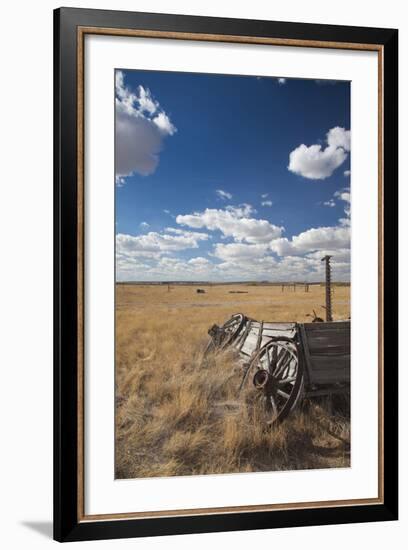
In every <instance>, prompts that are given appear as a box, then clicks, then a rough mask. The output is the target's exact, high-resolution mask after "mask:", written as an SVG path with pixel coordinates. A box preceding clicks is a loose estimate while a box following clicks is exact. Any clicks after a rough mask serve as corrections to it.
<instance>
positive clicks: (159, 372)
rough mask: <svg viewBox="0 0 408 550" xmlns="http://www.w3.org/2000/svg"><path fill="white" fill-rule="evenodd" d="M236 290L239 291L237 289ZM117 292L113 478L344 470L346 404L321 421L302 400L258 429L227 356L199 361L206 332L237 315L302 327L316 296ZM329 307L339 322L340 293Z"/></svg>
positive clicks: (258, 417) (211, 290)
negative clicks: (277, 422) (278, 419)
mask: <svg viewBox="0 0 408 550" xmlns="http://www.w3.org/2000/svg"><path fill="white" fill-rule="evenodd" d="M237 288H242V286H241V287H237ZM230 290H233V288H231V287H224V286H221V285H220V286H213V287H208V288H207V292H206V294H204V295H196V292H195V287H194V286H185V287H173V288H172V290H171V291H170V292H168V291H167V287H165V286H153V285H143V286H142V285H120V284H119V285H117V291H116V292H117V308H116V327H117V329H116V330H117V332H116V477H117V478H137V477H154V476H162V477H165V476H175V475H192V474H215V473H232V472H259V471H271V470H295V469H309V468H330V467H347V466H349V465H350V445H349V441H350V423H349V419H348V412H347V404H344V403H339V404H338V405H337V410H336V411H335V414H334V415H332V416H330V415H329V414H328V412H327V407H326V406H325V403H324V401H322V402H320V403H316V402H313V403H305V404H304V406H303V407H302V408H301V409H300V410H298V411H297V412H296V413H295V414H293V415H292V416H290V417H289V418H288V419H287V420H286V421H285V422H284V423H283V424H281V425H278V426H275V427H272V428H270V427H268V426H266V425H265V423H264V422H263V414H264V412H263V410H262V408H260V407H259V406H257V405H256V404H255V405H254V406H253V407H247V406H246V405H245V403H244V402H243V401H240V400H237V388H238V385H239V382H240V372H239V371H238V370H237V367H236V366H235V363H234V357H233V356H231V355H230V354H229V353H224V354H222V355H219V356H212V357H208V358H206V359H204V357H203V351H204V348H205V345H206V342H207V330H208V328H209V326H211V325H212V324H213V323H214V322H216V323H218V324H221V323H222V322H224V321H225V320H226V319H227V318H229V316H230V315H231V314H233V313H236V312H237V311H243V312H244V313H245V314H247V315H250V316H252V317H255V318H258V319H267V320H269V321H274V320H275V321H285V320H290V321H307V320H308V318H307V317H306V314H307V313H310V312H311V311H312V309H313V308H314V309H318V305H319V304H321V303H324V298H323V295H324V289H323V288H320V287H316V288H314V287H311V288H310V292H309V293H303V292H301V291H298V292H296V293H294V292H291V293H290V292H289V291H286V292H285V293H281V291H280V287H262V286H256V287H255V286H254V287H252V286H248V287H245V290H248V294H238V295H235V294H234V295H232V297H231V295H229V291H230ZM334 298H335V303H334V310H335V312H336V313H337V315H338V317H339V318H346V317H347V316H348V315H349V313H348V312H349V288H348V287H340V288H336V290H335V296H334Z"/></svg>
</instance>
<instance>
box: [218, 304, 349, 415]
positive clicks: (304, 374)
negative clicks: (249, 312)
mask: <svg viewBox="0 0 408 550" xmlns="http://www.w3.org/2000/svg"><path fill="white" fill-rule="evenodd" d="M209 334H210V336H211V339H210V342H209V345H208V346H207V351H210V350H212V351H214V352H219V351H222V350H226V349H230V350H232V351H234V352H235V353H236V354H237V355H236V357H237V363H238V364H239V365H240V366H241V367H242V380H241V384H240V386H239V392H240V393H242V392H243V391H245V389H248V387H250V388H251V389H252V390H253V389H254V388H255V389H256V390H257V392H258V394H259V395H261V396H262V399H263V400H264V401H265V404H266V407H267V409H268V410H269V411H270V422H271V423H272V422H276V421H278V420H283V419H284V418H285V417H286V416H287V415H288V414H289V413H290V412H291V411H292V410H293V409H294V408H295V407H296V405H297V404H298V402H299V400H300V399H301V398H303V397H304V396H307V397H312V396H318V395H331V394H333V393H340V392H341V393H347V392H349V391H350V389H349V388H350V321H333V322H321V323H320V322H318V323H316V322H312V323H294V322H293V323H285V322H284V323H276V322H265V321H257V320H255V319H251V318H249V317H246V316H244V315H243V314H241V313H237V314H235V315H233V316H232V317H231V318H230V319H229V320H228V321H227V322H226V323H224V325H223V326H222V327H218V326H217V325H214V326H213V327H211V329H210V330H209Z"/></svg>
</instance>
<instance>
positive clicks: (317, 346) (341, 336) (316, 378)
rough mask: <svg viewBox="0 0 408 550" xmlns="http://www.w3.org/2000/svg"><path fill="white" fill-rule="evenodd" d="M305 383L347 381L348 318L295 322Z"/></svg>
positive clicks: (348, 381)
mask: <svg viewBox="0 0 408 550" xmlns="http://www.w3.org/2000/svg"><path fill="white" fill-rule="evenodd" d="M299 335H300V340H301V349H302V350H303V354H304V359H305V367H306V374H307V379H308V384H309V385H311V386H317V385H322V384H328V385H336V384H348V383H350V321H338V322H333V323H304V324H299Z"/></svg>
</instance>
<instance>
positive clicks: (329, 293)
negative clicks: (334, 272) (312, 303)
mask: <svg viewBox="0 0 408 550" xmlns="http://www.w3.org/2000/svg"><path fill="white" fill-rule="evenodd" d="M330 258H331V256H325V257H324V258H322V262H326V321H329V322H330V321H333V316H332V291H331V266H330Z"/></svg>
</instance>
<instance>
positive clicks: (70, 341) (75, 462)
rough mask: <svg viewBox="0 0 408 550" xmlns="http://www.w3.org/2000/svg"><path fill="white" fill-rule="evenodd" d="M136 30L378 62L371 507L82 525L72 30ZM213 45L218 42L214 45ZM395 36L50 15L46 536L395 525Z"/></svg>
mask: <svg viewBox="0 0 408 550" xmlns="http://www.w3.org/2000/svg"><path fill="white" fill-rule="evenodd" d="M80 27H95V28H97V27H98V28H109V29H116V30H117V31H118V32H119V31H120V30H121V29H122V30H124V29H138V30H148V31H160V32H171V33H189V34H191V33H200V34H206V35H217V36H223V35H224V36H235V37H255V38H256V37H265V38H273V39H282V40H298V41H310V42H311V43H313V42H322V43H327V44H329V43H333V42H336V43H344V44H368V45H370V44H373V45H378V46H379V47H381V51H382V55H383V77H382V82H381V87H382V90H381V91H382V98H383V101H382V113H383V125H382V130H383V131H382V142H381V144H380V147H381V148H382V173H383V181H384V182H385V184H384V185H383V205H382V206H383V240H382V247H383V257H382V264H383V271H382V296H383V323H382V326H383V330H382V335H383V351H382V353H383V357H386V358H387V365H388V367H387V368H385V369H383V386H382V389H383V396H382V410H383V416H382V421H383V456H382V461H383V462H382V465H383V472H382V481H383V494H382V499H381V502H378V503H369V504H364V503H363V504H355V505H350V506H344V505H341V506H335V505H330V506H327V507H325V506H314V505H313V503H312V504H311V505H310V506H309V507H304V508H300V509H283V510H271V511H246V512H244V513H243V512H225V513H208V514H201V515H179V516H177V515H172V516H167V517H165V516H163V517H150V518H123V519H119V520H118V519H114V520H112V519H102V520H101V519H95V520H92V519H87V520H82V519H81V514H80V510H79V508H80V506H81V502H80V499H79V498H78V494H79V491H80V483H83V480H81V479H80V480H79V478H78V475H79V460H80V457H79V453H78V425H80V422H81V418H79V417H78V414H79V413H78V407H77V403H78V389H79V386H80V384H81V383H82V382H81V380H80V377H79V375H78V370H77V364H78V347H79V345H80V344H79V340H78V334H79V333H80V331H81V330H82V327H81V326H79V321H78V317H77V307H78V300H80V299H81V292H82V290H81V289H80V288H79V287H78V278H77V275H78V262H79V260H80V254H81V251H80V248H79V247H78V224H79V222H80V220H79V219H78V201H79V200H80V199H81V197H80V192H79V190H78V162H79V161H80V159H79V158H78V121H77V109H78V101H79V100H80V97H79V96H78V55H77V52H78V49H77V47H78V29H79V28H80ZM221 41H222V40H221ZM397 178H398V31H397V30H395V29H381V28H366V27H344V26H334V25H314V24H303V23H287V22H275V21H255V20H240V19H224V18H212V17H196V16H194V17H193V16H184V15H183V16H182V15H167V14H166V15H165V14H152V13H134V12H121V11H105V10H88V9H75V8H60V9H57V10H55V12H54V257H55V259H54V325H55V329H54V538H55V539H56V540H58V541H61V542H62V541H77V540H92V539H105V538H122V537H146V536H159V535H169V534H181V533H204V532H217V531H234V530H248V529H267V528H276V527H291V526H307V525H318V524H321V525H323V524H324V525H327V524H340V523H354V522H371V521H389V520H396V519H397V518H398V446H397V445H398V442H397V437H398V435H397V434H398V420H397V418H398V403H397V395H398V372H397V360H398V357H397V349H398V341H397V338H398V337H397V334H398V325H397V323H398V318H397V315H398V308H397V303H398V295H397V292H398V291H397V288H398V286H397V283H398V280H397V277H398V274H397V273H398V272H397V267H398V265H397V261H398V259H397V249H398V234H397V227H398V210H397V200H398V196H397V195H398V190H397V183H398V181H397Z"/></svg>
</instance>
